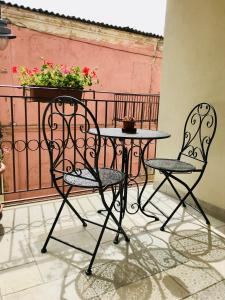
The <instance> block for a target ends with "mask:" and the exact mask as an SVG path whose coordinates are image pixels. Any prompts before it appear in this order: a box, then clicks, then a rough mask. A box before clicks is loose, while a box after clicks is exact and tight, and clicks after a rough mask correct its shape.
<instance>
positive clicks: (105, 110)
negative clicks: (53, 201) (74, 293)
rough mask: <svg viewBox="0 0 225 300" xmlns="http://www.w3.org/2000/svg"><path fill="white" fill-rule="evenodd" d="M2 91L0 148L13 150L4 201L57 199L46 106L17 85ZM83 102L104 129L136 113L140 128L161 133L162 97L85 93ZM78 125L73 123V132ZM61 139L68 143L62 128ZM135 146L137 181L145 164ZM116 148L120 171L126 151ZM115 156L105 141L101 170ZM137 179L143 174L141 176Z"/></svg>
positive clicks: (82, 142) (152, 147)
mask: <svg viewBox="0 0 225 300" xmlns="http://www.w3.org/2000/svg"><path fill="white" fill-rule="evenodd" d="M0 90H2V92H0V94H1V95H0V107H1V110H0V135H1V134H2V135H3V138H2V142H1V147H7V148H8V149H9V153H8V154H7V155H5V158H4V159H5V164H6V165H7V169H6V172H5V174H4V194H5V200H6V201H8V202H12V201H14V200H21V199H30V198H42V197H47V196H52V195H54V189H53V185H52V181H51V178H50V175H49V157H48V153H47V151H46V150H47V149H46V145H45V143H44V140H43V135H42V125H41V123H42V114H43V111H44V108H45V107H46V103H44V102H42V101H40V99H39V100H38V99H34V98H32V97H30V96H29V94H27V93H25V90H24V88H23V89H21V87H18V86H1V87H0ZM83 101H85V104H86V105H87V106H88V107H89V109H91V111H92V113H93V114H94V116H95V118H96V120H97V122H98V124H99V127H121V125H122V122H121V121H122V119H123V117H124V116H125V115H132V116H134V117H135V118H136V119H137V127H139V128H148V129H157V125H158V107H159V95H149V94H148V95H141V94H128V93H127V94H124V93H123V94H121V93H113V92H105V91H85V92H84V93H83ZM132 112H134V113H132ZM79 125H80V124H79V123H76V122H74V124H73V126H74V130H76V127H77V126H79ZM56 138H58V139H63V124H62V126H61V127H59V128H58V136H57V137H56ZM115 142H116V143H120V142H119V141H115ZM77 143H78V144H79V145H80V148H85V147H86V146H87V145H88V143H94V139H93V137H88V136H87V137H86V139H85V140H84V139H82V140H81V139H79V137H77ZM137 143H142V141H140V142H139V141H138V142H137ZM143 143H144V142H143ZM130 147H131V155H130V160H131V164H130V166H131V168H130V170H129V172H130V174H134V177H136V175H137V174H136V172H137V170H138V167H139V163H140V161H139V158H138V154H137V151H138V150H137V149H136V147H135V141H133V142H130ZM117 149H118V155H117V159H116V161H115V167H117V168H120V164H121V161H120V160H121V153H120V150H119V147H117ZM69 152H71V153H72V152H73V145H72V144H70V145H68V153H69ZM69 155H70V154H69ZM73 155H74V154H73ZM154 155H155V143H153V144H152V145H150V147H149V149H148V150H147V151H146V158H152V157H154ZM112 157H113V151H112V146H111V145H110V143H109V141H108V140H107V139H103V140H102V151H101V166H102V167H107V166H109V165H110V164H111V160H112ZM138 175H142V172H140V174H138ZM79 191H80V192H81V190H79Z"/></svg>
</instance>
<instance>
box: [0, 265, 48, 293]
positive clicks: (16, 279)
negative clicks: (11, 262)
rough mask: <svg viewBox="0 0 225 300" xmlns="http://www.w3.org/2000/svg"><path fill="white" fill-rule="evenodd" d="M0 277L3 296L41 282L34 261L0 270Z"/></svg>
mask: <svg viewBox="0 0 225 300" xmlns="http://www.w3.org/2000/svg"><path fill="white" fill-rule="evenodd" d="M0 278H1V280H0V289H1V294H2V295H3V296H4V295H7V294H10V293H15V292H17V291H21V290H23V289H27V288H29V287H32V286H35V285H39V284H41V283H42V282H43V281H42V278H41V276H40V273H39V270H38V267H37V265H36V264H35V263H29V264H24V265H22V266H19V267H14V268H9V269H7V270H3V271H0Z"/></svg>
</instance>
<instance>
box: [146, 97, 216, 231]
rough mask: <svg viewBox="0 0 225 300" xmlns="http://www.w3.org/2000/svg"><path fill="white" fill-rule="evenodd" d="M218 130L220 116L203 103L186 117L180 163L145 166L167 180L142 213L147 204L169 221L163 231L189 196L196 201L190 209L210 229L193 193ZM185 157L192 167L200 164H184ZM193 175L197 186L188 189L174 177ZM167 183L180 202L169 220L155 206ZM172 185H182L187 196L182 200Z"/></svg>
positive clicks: (161, 161) (157, 161)
mask: <svg viewBox="0 0 225 300" xmlns="http://www.w3.org/2000/svg"><path fill="white" fill-rule="evenodd" d="M216 127H217V116H216V112H215V109H214V108H213V107H212V106H211V105H210V104H208V103H200V104H198V105H196V106H195V107H194V108H193V109H192V110H191V112H190V113H189V115H188V117H187V120H186V122H185V126H184V137H183V144H182V147H181V151H180V153H179V155H178V158H177V159H157V158H156V159H153V160H149V161H147V162H146V165H148V166H150V167H152V168H154V169H157V170H160V172H161V173H162V174H163V175H164V176H165V178H164V180H163V181H162V182H161V183H160V184H159V186H158V187H157V189H155V191H154V192H153V194H152V195H151V196H150V198H149V199H148V200H147V201H146V202H145V204H144V205H143V210H145V207H146V206H147V204H148V203H150V204H152V205H153V206H154V207H155V208H156V209H158V210H159V211H160V212H161V213H162V214H163V215H164V216H165V217H166V218H167V219H166V221H165V222H164V223H163V225H162V226H161V228H160V229H161V230H164V228H165V226H166V225H167V223H168V222H169V221H170V219H171V218H172V217H173V215H174V214H175V213H176V211H177V210H178V209H179V207H180V206H181V205H183V206H184V207H185V206H186V202H185V201H186V199H187V198H188V196H191V197H192V199H193V200H194V204H195V207H193V206H192V205H191V206H192V207H193V208H194V209H196V210H198V211H199V212H200V213H201V214H202V216H203V217H204V219H205V221H206V224H208V225H209V224H210V222H209V220H208V218H207V216H206V214H205V213H204V211H203V209H202V207H201V206H200V204H199V202H198V200H197V198H196V197H195V195H194V193H193V190H194V189H195V187H196V186H197V184H198V183H199V182H200V180H201V178H202V176H203V174H204V171H205V168H206V166H207V162H208V161H207V158H208V152H209V147H210V145H211V143H212V140H213V138H214V135H215V132H216ZM185 157H186V158H188V162H190V161H191V162H192V161H193V163H196V161H197V162H198V164H197V165H196V166H195V165H192V164H190V163H187V162H185V161H182V160H181V159H184V158H185ZM199 165H200V166H199ZM193 172H195V173H196V174H197V176H196V179H195V181H194V183H193V184H192V185H191V186H189V185H188V184H187V183H186V182H185V181H183V180H181V179H180V178H179V177H177V176H176V175H175V174H176V173H178V174H181V173H193ZM166 181H168V182H169V184H170V186H171V187H172V189H173V190H174V192H175V193H176V195H177V197H178V199H179V200H180V202H179V204H178V205H177V207H176V208H175V209H174V210H173V212H172V213H171V214H170V216H167V215H165V214H164V212H163V211H162V210H161V209H160V208H159V207H157V206H156V205H155V204H154V203H153V202H152V199H153V197H154V195H155V194H156V193H157V192H158V191H159V189H160V188H161V187H162V186H163V184H164V183H165V182H166ZM173 181H175V182H177V183H179V184H181V185H183V186H184V187H185V188H186V190H187V193H186V194H185V195H184V196H183V197H181V196H180V194H179V192H178V190H177V188H176V187H175V185H174V184H173ZM188 204H189V203H188ZM189 205H190V204H189Z"/></svg>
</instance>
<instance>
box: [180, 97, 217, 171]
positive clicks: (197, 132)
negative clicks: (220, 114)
mask: <svg viewBox="0 0 225 300" xmlns="http://www.w3.org/2000/svg"><path fill="white" fill-rule="evenodd" d="M216 126H217V117H216V112H215V109H214V108H213V107H212V106H211V105H210V104H208V103H200V104H198V105H197V106H195V107H194V108H193V109H192V111H191V112H190V114H189V115H188V117H187V120H186V123H185V126H184V138H183V144H182V148H181V151H180V153H179V156H178V159H181V158H182V156H186V157H188V158H190V159H193V160H197V161H199V162H201V163H203V167H204V165H205V164H207V157H208V151H209V147H210V144H211V142H212V140H213V138H214V135H215V132H216Z"/></svg>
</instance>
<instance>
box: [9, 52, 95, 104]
mask: <svg viewBox="0 0 225 300" xmlns="http://www.w3.org/2000/svg"><path fill="white" fill-rule="evenodd" d="M42 60H43V58H42ZM12 72H13V73H15V74H18V75H19V77H18V79H19V81H20V83H21V85H22V86H24V88H25V92H26V91H27V90H29V91H30V94H28V95H27V93H25V95H27V96H30V97H31V101H38V102H48V101H49V100H50V99H53V98H55V97H57V96H72V97H74V98H77V99H81V98H82V91H83V89H84V88H86V87H90V86H92V85H93V84H96V83H98V82H99V80H98V79H97V74H96V72H95V69H90V68H88V67H84V68H82V69H81V68H80V67H79V66H70V67H68V66H66V65H64V64H54V63H52V62H50V61H47V60H43V63H42V65H41V67H40V68H38V67H35V68H32V69H30V68H27V67H24V66H19V67H17V66H14V67H13V68H12Z"/></svg>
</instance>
